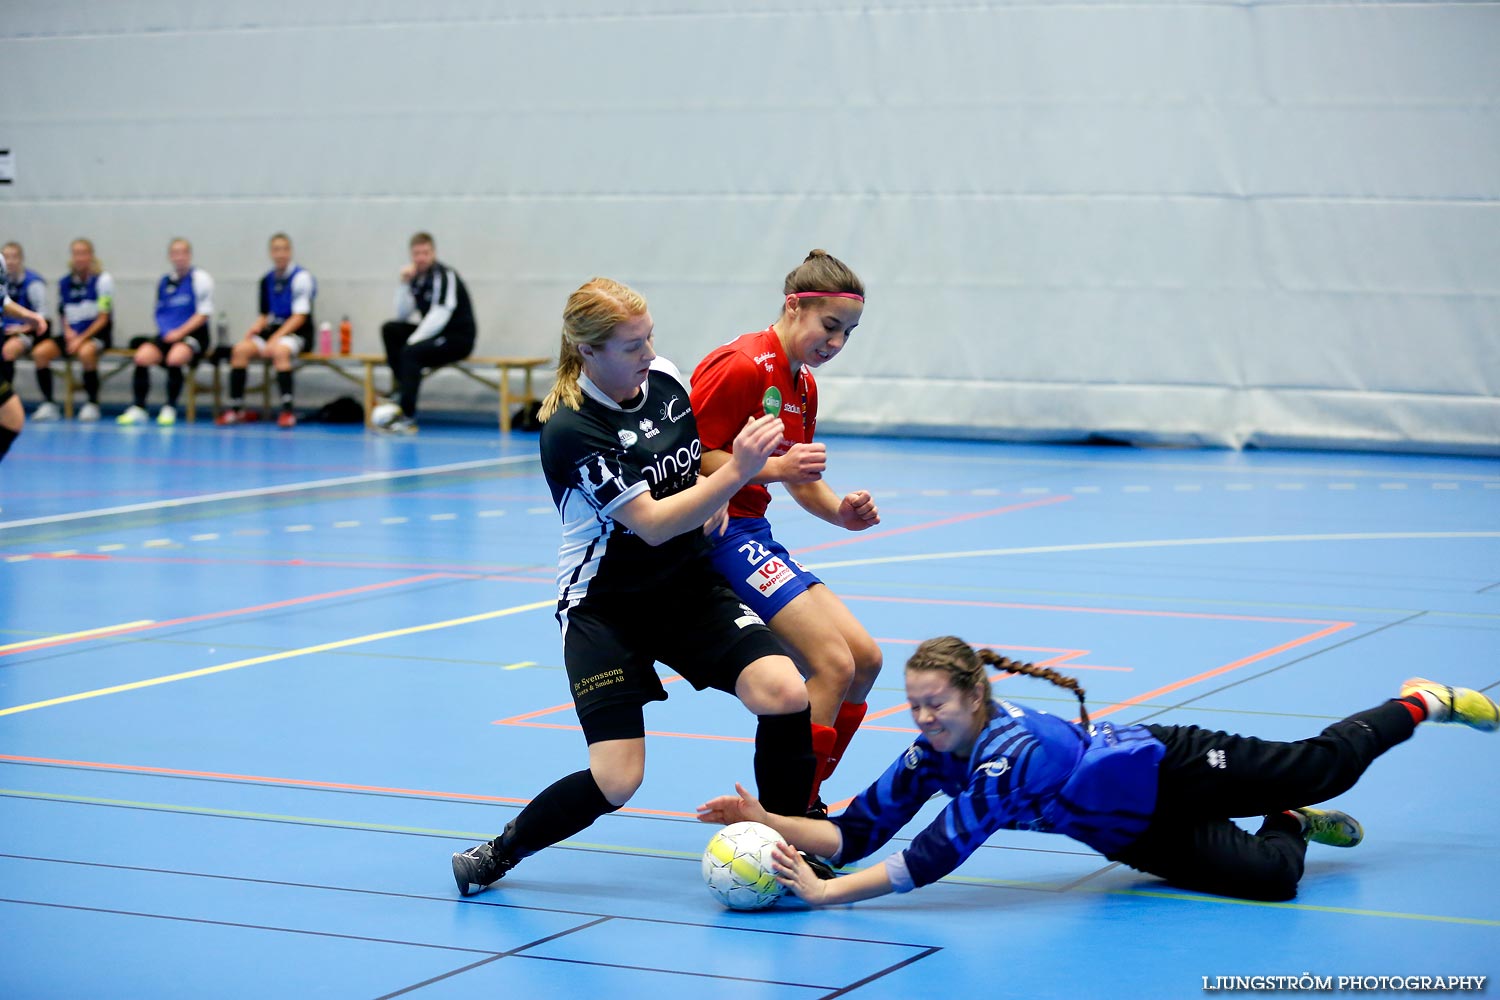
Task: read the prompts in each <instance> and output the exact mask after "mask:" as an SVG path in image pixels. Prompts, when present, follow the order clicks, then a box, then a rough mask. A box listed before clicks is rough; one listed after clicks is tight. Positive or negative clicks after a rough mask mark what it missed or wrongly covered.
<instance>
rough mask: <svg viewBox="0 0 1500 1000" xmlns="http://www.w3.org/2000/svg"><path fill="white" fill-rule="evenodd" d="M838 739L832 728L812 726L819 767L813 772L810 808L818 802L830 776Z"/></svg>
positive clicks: (813, 743) (816, 759)
mask: <svg viewBox="0 0 1500 1000" xmlns="http://www.w3.org/2000/svg"><path fill="white" fill-rule="evenodd" d="M838 738H839V734H838V730H836V729H834V728H833V727H832V726H820V725H818V724H817V723H816V722H814V723H813V724H812V745H813V760H814V761H816V762H817V765H816V767H815V769H814V770H813V787H812V797H811V798H809V799H808V800H807V804H808V805H809V806H810V805H812V804H813V803H814V802H816V801H817V800H818V789H819V788H820V787H821V786H822V784H823V779H824V778H826V777H827V776H828V772H829V770H830V768H829V761H831V760H832V759H833V747H834V744H835V743H837V742H838Z"/></svg>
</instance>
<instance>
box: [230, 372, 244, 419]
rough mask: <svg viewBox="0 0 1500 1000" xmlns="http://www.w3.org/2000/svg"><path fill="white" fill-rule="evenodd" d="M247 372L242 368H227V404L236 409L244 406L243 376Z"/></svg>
mask: <svg viewBox="0 0 1500 1000" xmlns="http://www.w3.org/2000/svg"><path fill="white" fill-rule="evenodd" d="M247 374H248V373H247V372H246V371H245V369H243V368H231V369H229V405H230V406H232V407H233V408H234V409H236V410H241V409H244V407H245V377H246V375H247Z"/></svg>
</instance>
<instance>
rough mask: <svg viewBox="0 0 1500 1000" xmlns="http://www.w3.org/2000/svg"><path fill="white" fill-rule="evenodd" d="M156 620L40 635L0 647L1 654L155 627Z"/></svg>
mask: <svg viewBox="0 0 1500 1000" xmlns="http://www.w3.org/2000/svg"><path fill="white" fill-rule="evenodd" d="M155 623H156V620H155V619H154V618H142V619H141V620H140V621H138V622H125V623H124V624H123V625H101V626H100V627H99V628H86V629H83V630H82V631H80V632H64V633H63V634H62V635H39V636H37V637H36V638H34V639H26V640H24V641H22V642H9V643H6V644H5V645H4V646H0V653H4V652H6V651H7V650H11V649H19V648H20V647H22V646H35V645H36V644H37V643H39V642H62V641H64V640H67V639H82V638H85V637H86V636H91V635H101V634H103V633H105V632H115V631H118V630H119V629H122V628H136V627H138V626H140V625H154V624H155Z"/></svg>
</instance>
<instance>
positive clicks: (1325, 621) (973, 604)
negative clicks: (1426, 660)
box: [839, 594, 1352, 625]
mask: <svg viewBox="0 0 1500 1000" xmlns="http://www.w3.org/2000/svg"><path fill="white" fill-rule="evenodd" d="M839 596H841V597H842V598H843V599H844V600H846V601H881V602H884V603H887V604H942V605H947V606H950V607H959V608H1014V609H1018V610H1021V611H1072V612H1076V613H1078V614H1085V615H1137V616H1140V617H1143V618H1203V619H1207V620H1210V621H1226V622H1273V623H1276V624H1283V625H1349V624H1352V622H1336V621H1334V620H1332V619H1330V618H1273V617H1269V616H1265V615H1227V614H1210V613H1208V612H1204V611H1146V610H1143V609H1140V608H1090V607H1082V606H1079V605H1076V604H1016V603H1012V602H1009V601H953V600H940V599H939V598H936V597H877V596H875V595H873V594H841V595H839Z"/></svg>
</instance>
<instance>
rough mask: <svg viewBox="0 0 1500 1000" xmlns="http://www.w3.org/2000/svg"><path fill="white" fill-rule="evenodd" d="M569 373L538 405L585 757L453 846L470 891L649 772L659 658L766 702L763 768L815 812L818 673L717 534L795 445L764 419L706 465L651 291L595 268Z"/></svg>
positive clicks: (573, 335) (768, 796) (580, 302)
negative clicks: (727, 560)
mask: <svg viewBox="0 0 1500 1000" xmlns="http://www.w3.org/2000/svg"><path fill="white" fill-rule="evenodd" d="M563 323H564V325H563V343H562V351H561V355H560V358H559V362H558V371H557V384H556V386H554V388H553V390H552V392H551V393H550V394H549V395H548V396H547V398H546V399H545V400H544V401H543V403H542V410H541V418H542V420H543V421H544V422H545V423H544V425H543V428H542V435H541V453H542V470H543V472H544V473H545V475H546V477H547V484H548V486H549V487H550V488H551V490H552V498H553V501H554V502H555V503H556V505H557V509H558V513H559V514H560V515H561V516H562V522H563V537H562V545H561V546H560V548H559V552H558V564H559V565H558V579H557V589H558V600H557V620H558V624H559V625H561V626H562V635H563V661H564V664H565V666H566V668H567V672H568V680H569V682H570V685H571V687H572V693H573V702H574V704H575V706H576V707H577V710H578V721H579V723H580V725H581V727H582V729H583V735H584V739H585V741H586V742H587V743H588V749H589V766H588V768H587V769H585V770H581V771H576V772H574V773H572V774H570V775H567V776H566V777H563V778H561V779H559V780H557V781H555V782H553V783H552V784H551V785H550V786H548V787H547V788H546V789H544V790H543V791H542V792H541V793H539V794H538V795H537V796H536V798H534V799H533V800H532V801H531V803H530V804H529V805H527V806H526V808H525V809H523V810H521V813H520V815H518V816H517V817H516V818H515V819H514V820H512V821H511V822H510V823H509V824H508V825H507V826H506V828H505V831H504V832H503V833H502V834H501V835H500V836H498V837H496V838H495V839H494V840H492V841H488V842H486V843H483V844H479V845H476V846H475V847H472V848H470V849H469V850H467V851H463V852H461V853H458V854H455V855H453V876H454V880H455V881H456V882H457V883H458V888H459V891H460V892H461V893H462V894H463V895H466V896H467V895H469V894H471V893H473V892H478V891H479V890H480V889H483V888H484V887H485V886H487V885H489V884H490V883H492V882H494V881H495V880H496V879H498V878H500V877H501V876H503V875H504V874H505V873H506V872H507V871H509V870H510V868H511V867H512V866H513V865H515V864H516V862H518V861H520V860H521V859H522V858H525V857H527V856H529V855H531V854H535V853H536V852H537V851H540V850H541V849H543V848H545V847H547V846H549V845H551V844H555V843H557V842H558V841H560V840H564V839H566V838H567V837H571V836H573V835H574V834H576V833H578V832H579V831H580V830H583V829H585V828H586V827H588V826H589V825H591V824H592V823H593V822H594V821H595V820H596V819H598V818H599V817H600V816H603V815H604V814H606V813H610V812H613V811H614V810H616V809H619V808H620V807H621V806H623V805H624V804H625V803H626V802H628V801H629V800H630V797H631V796H632V795H634V794H635V791H636V789H637V788H638V787H639V786H640V783H641V781H642V779H643V777H644V775H645V766H646V739H645V736H646V729H645V716H644V712H643V709H644V706H645V705H646V703H648V702H652V701H661V700H663V699H665V698H666V696H667V695H666V692H665V691H664V690H663V688H662V682H661V679H660V678H659V677H658V676H657V674H656V670H655V667H654V663H655V662H656V661H660V662H662V663H664V664H666V665H667V666H668V667H670V668H671V669H672V670H674V671H676V672H677V673H678V674H679V675H681V676H682V677H683V678H684V679H685V680H687V681H688V682H689V683H690V684H692V685H693V687H694V688H697V689H699V690H702V689H703V688H709V687H711V688H714V689H715V690H718V691H723V692H725V693H727V694H731V695H733V696H735V697H736V698H738V699H739V700H740V702H741V703H743V704H744V705H745V707H746V708H748V709H749V710H750V711H751V712H752V713H754V714H755V715H756V716H757V725H756V731H755V757H754V771H755V777H756V782H757V784H758V785H759V787H760V794H761V795H762V796H763V797H764V798H765V800H766V801H767V802H768V803H775V808H778V809H783V810H793V809H795V810H797V811H799V812H800V811H802V810H804V809H806V808H807V799H808V795H809V794H811V791H812V781H813V771H814V758H813V748H812V731H811V728H810V726H811V723H810V718H811V717H810V715H809V714H808V702H807V688H806V686H805V685H804V684H803V682H802V677H801V675H800V674H799V673H798V672H797V668H796V666H795V665H793V663H792V661H791V659H790V658H789V657H788V656H787V655H786V652H785V650H784V649H783V648H782V646H781V644H780V642H779V641H778V640H777V638H776V636H775V635H774V634H773V633H772V632H771V630H770V629H769V628H767V627H766V624H765V623H764V622H763V621H762V620H761V619H760V617H759V616H758V615H756V614H755V613H754V612H753V611H751V610H750V609H749V608H747V607H746V606H745V605H743V604H741V603H740V600H739V598H738V597H736V596H735V593H734V591H733V590H731V589H730V588H729V585H728V584H727V583H726V582H725V581H724V580H723V578H722V577H720V576H719V575H718V574H717V573H716V572H715V571H714V569H713V566H712V564H711V563H710V562H709V561H708V546H707V543H706V541H705V538H704V535H705V533H707V532H710V531H719V530H722V529H723V527H724V525H725V524H726V523H727V504H728V502H729V498H730V497H731V496H733V495H734V494H735V493H736V492H737V491H738V490H739V489H740V488H741V487H743V486H744V485H745V483H747V482H749V480H750V478H751V477H752V476H754V475H755V474H756V473H757V472H759V471H760V470H761V468H762V466H764V465H765V461H766V459H767V458H768V457H769V456H770V455H771V453H772V452H773V451H774V450H775V449H776V448H777V447H779V446H780V445H781V443H782V433H781V422H780V420H779V419H778V418H776V417H769V416H761V417H760V418H759V419H755V420H752V421H749V422H747V423H746V425H745V427H744V428H743V429H742V430H741V431H740V433H739V434H738V435H737V436H736V437H735V440H734V453H733V455H732V457H731V459H730V461H729V462H727V463H725V464H724V465H722V466H721V467H720V468H719V469H717V470H716V471H715V472H714V473H713V475H711V476H700V475H699V459H700V458H701V456H702V453H703V446H702V442H701V441H700V440H699V438H698V427H697V422H696V421H695V420H694V418H693V414H692V410H691V409H690V408H689V406H688V402H689V400H688V389H687V386H686V385H685V384H684V382H683V380H682V376H681V374H680V373H679V372H678V371H677V370H676V368H674V367H673V366H672V364H671V362H669V361H666V360H665V359H662V358H658V357H656V352H655V351H654V350H653V349H652V343H651V314H650V313H649V312H647V310H646V301H645V299H643V298H641V296H640V295H638V294H637V293H635V292H633V291H632V290H631V289H629V288H627V287H626V286H624V285H621V284H620V283H618V282H615V281H611V280H609V279H607V278H595V279H594V280H593V281H590V282H589V283H587V284H585V285H584V286H583V287H582V288H580V289H578V291H576V292H574V293H573V295H572V296H571V297H570V298H569V299H568V306H567V309H566V310H565V311H564V313H563Z"/></svg>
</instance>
